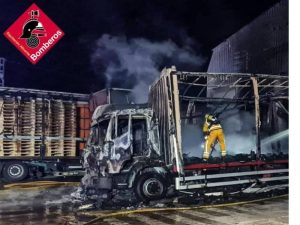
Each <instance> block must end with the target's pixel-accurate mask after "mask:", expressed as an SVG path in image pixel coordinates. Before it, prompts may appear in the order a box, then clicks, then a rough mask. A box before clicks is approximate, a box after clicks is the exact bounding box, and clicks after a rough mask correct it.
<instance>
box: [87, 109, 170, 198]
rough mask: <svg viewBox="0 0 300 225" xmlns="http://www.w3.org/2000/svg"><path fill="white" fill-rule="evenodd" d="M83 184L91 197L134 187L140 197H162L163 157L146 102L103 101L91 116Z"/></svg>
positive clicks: (163, 183)
mask: <svg viewBox="0 0 300 225" xmlns="http://www.w3.org/2000/svg"><path fill="white" fill-rule="evenodd" d="M83 167H84V169H85V170H86V175H85V176H84V177H83V179H82V185H83V187H84V189H85V191H86V193H87V195H88V196H90V197H91V198H93V196H94V198H99V196H102V198H106V197H107V198H109V197H111V195H112V194H113V190H114V189H116V190H122V189H132V188H133V187H135V188H134V189H133V191H134V192H135V194H136V195H137V197H138V198H139V199H141V200H152V199H156V198H161V197H163V196H164V195H165V193H166V190H167V179H166V177H167V176H166V174H167V173H168V172H167V171H168V169H167V168H166V165H165V163H164V162H163V161H162V154H161V151H160V146H159V131H158V124H157V123H156V122H155V121H154V120H153V112H152V110H151V109H150V108H148V107H147V105H126V106H124V105H123V106H122V105H103V106H99V107H98V108H97V109H96V110H95V112H94V114H93V117H92V126H91V133H90V137H89V140H88V143H87V147H86V149H85V151H84V160H83Z"/></svg>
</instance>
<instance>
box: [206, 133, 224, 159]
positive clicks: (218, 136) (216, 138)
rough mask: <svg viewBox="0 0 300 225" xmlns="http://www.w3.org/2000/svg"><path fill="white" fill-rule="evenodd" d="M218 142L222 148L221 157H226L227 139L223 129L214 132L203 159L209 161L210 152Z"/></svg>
mask: <svg viewBox="0 0 300 225" xmlns="http://www.w3.org/2000/svg"><path fill="white" fill-rule="evenodd" d="M216 141H218V142H219V144H220V148H221V155H222V157H224V156H226V148H225V137H224V133H223V130H222V129H216V130H212V131H211V132H210V133H209V135H208V137H207V139H206V141H205V145H204V152H203V159H206V160H207V159H208V158H209V156H210V152H211V150H212V146H213V145H214V144H215V142H216Z"/></svg>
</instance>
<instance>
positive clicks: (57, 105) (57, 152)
mask: <svg viewBox="0 0 300 225" xmlns="http://www.w3.org/2000/svg"><path fill="white" fill-rule="evenodd" d="M64 120H65V114H64V104H63V101H62V100H52V101H51V105H50V110H49V124H50V126H49V136H50V137H49V138H48V141H47V152H46V155H47V156H64V126H65V122H64Z"/></svg>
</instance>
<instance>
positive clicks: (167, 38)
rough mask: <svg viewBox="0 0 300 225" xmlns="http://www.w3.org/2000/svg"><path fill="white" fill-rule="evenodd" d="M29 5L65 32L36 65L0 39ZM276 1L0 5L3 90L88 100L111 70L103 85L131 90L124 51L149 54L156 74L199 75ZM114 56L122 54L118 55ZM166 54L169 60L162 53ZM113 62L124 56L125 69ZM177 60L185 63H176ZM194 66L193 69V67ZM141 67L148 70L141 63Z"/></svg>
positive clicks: (10, 0) (94, 0) (54, 0)
mask: <svg viewBox="0 0 300 225" xmlns="http://www.w3.org/2000/svg"><path fill="white" fill-rule="evenodd" d="M33 2H34V3H36V4H37V5H38V6H39V7H40V8H41V9H42V10H43V11H44V12H45V13H46V14H47V15H48V16H49V17H50V19H52V20H53V21H54V22H55V23H56V24H57V25H58V26H59V27H60V28H61V29H62V30H63V31H64V32H65V36H64V37H63V38H62V39H61V40H60V41H59V42H58V44H56V45H55V46H54V47H53V49H51V51H50V52H49V53H47V54H46V56H44V57H43V58H42V59H41V60H40V61H39V62H38V63H37V64H36V65H32V64H31V63H30V62H29V61H28V60H27V59H26V58H25V57H24V56H23V55H22V54H21V53H20V52H19V51H18V50H17V49H16V48H15V47H14V46H13V45H12V44H11V43H10V42H9V41H8V40H7V39H6V38H5V37H4V36H3V32H4V31H5V30H6V29H7V28H8V27H9V26H10V25H11V24H12V23H13V22H14V21H15V20H16V19H17V18H18V17H19V16H20V15H21V14H22V13H23V12H24V11H25V10H26V9H27V8H28V7H29V6H30V5H31V4H32V3H33ZM277 2H278V0H194V1H192V0H172V1H171V0H169V1H167V0H144V1H143V0H135V1H134V0H115V1H114V0H107V1H103V0H85V1H84V0H63V1H62V0H51V1H50V0H48V1H45V0H41V1H25V0H22V1H17V0H1V6H0V15H1V20H0V31H1V36H0V57H4V58H6V59H7V62H6V75H5V82H6V86H11V87H24V88H37V89H47V90H58V91H68V92H80V93H90V92H92V91H96V90H100V89H102V88H104V87H106V86H107V84H108V80H107V79H108V76H107V75H105V73H107V71H108V68H109V70H110V71H111V70H113V72H111V73H110V76H113V78H112V80H111V81H110V85H111V86H114V87H126V88H132V87H134V86H135V82H136V79H137V77H136V75H135V74H134V73H140V74H144V72H143V71H138V72H137V71H132V69H131V67H133V65H135V63H136V62H137V61H136V60H133V61H132V62H130V59H128V57H127V56H129V58H130V55H131V53H130V52H131V51H134V52H138V53H137V54H134V56H137V58H139V57H140V56H141V57H145V58H147V54H149V55H150V54H151V57H150V58H151V59H150V61H151V63H150V64H151V66H153V67H154V68H155V69H156V70H160V69H161V68H163V67H164V66H171V65H176V66H177V68H178V67H179V68H178V69H183V70H198V71H206V69H207V66H208V62H209V59H210V56H211V50H212V48H213V47H215V46H216V45H218V44H219V43H220V42H222V41H223V40H224V39H226V38H227V37H229V36H230V35H231V34H233V33H235V32H236V31H237V30H238V29H240V28H241V27H243V26H244V25H246V24H247V23H249V22H250V21H251V20H253V19H254V18H255V17H256V16H258V15H259V14H261V13H262V12H264V11H265V10H267V9H268V8H270V7H271V6H272V5H274V4H275V3H277ZM105 34H106V36H105ZM103 35H104V36H103ZM99 40H100V41H99ZM120 46H121V47H120ZM149 48H150V49H149ZM120 49H126V54H125V55H124V54H123V53H124V52H123V51H122V52H121V51H120ZM168 49H171V50H172V51H173V53H172V54H168V53H167V50H168ZM164 51H166V52H164ZM138 54H140V55H138ZM121 55H122V56H124V57H125V58H126V57H127V60H126V63H124V62H122V60H121V58H120V57H121ZM176 55H177V56H178V55H179V56H180V57H179V56H178V57H177V56H176ZM184 57H189V59H186V58H185V60H181V59H183V58H184ZM199 59H201V60H199ZM197 60H199V61H201V63H200V62H199V63H195V61H197ZM142 63H145V64H147V63H148V64H147V65H146V66H145V68H146V67H147V66H149V62H144V61H143V62H142ZM125 64H126V66H124V65H125ZM151 66H150V67H151ZM129 67H130V68H129ZM115 68H117V69H115ZM149 71H151V69H149ZM149 71H148V72H149ZM146 73H147V72H145V74H146ZM149 73H150V72H149ZM147 76H149V74H148V75H147ZM155 76H156V75H155ZM138 79H143V77H142V76H141V75H139V76H138ZM150 80H151V79H150Z"/></svg>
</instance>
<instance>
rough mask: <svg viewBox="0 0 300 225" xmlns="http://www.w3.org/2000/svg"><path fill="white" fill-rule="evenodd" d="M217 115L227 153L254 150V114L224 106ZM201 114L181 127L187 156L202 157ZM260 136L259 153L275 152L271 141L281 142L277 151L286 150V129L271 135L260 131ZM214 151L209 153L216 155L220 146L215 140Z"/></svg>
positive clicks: (184, 150) (245, 152)
mask: <svg viewBox="0 0 300 225" xmlns="http://www.w3.org/2000/svg"><path fill="white" fill-rule="evenodd" d="M219 119H220V121H221V125H222V127H223V131H224V135H225V144H226V151H227V153H228V154H230V155H235V154H250V152H251V150H254V151H255V150H256V134H255V116H254V113H253V112H250V111H241V110H238V109H236V110H228V111H226V112H223V113H222V114H221V115H220V116H219ZM203 123H204V118H200V120H199V122H198V125H193V124H187V125H183V127H182V139H183V141H182V144H183V153H186V154H188V156H190V157H191V156H195V157H199V158H202V155H203V150H204V149H203V144H204V137H203V134H202V125H203ZM261 136H265V137H264V138H262V140H261V152H262V154H268V153H278V152H274V149H273V148H272V143H275V142H278V141H280V142H281V151H282V152H283V153H287V152H288V144H287V143H285V142H287V141H288V130H284V131H281V132H279V133H276V134H273V135H267V134H264V132H263V131H262V132H261ZM215 149H216V150H217V151H213V152H212V156H220V146H219V144H216V146H215Z"/></svg>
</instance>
